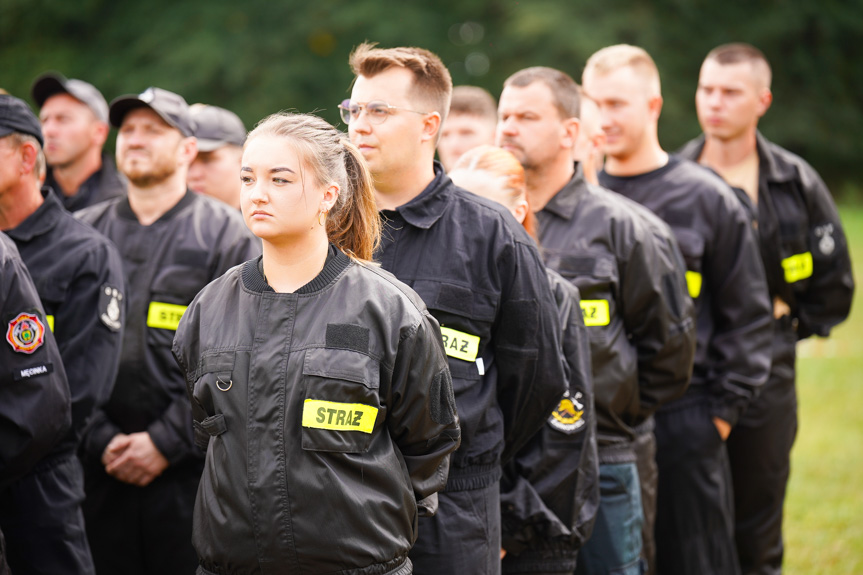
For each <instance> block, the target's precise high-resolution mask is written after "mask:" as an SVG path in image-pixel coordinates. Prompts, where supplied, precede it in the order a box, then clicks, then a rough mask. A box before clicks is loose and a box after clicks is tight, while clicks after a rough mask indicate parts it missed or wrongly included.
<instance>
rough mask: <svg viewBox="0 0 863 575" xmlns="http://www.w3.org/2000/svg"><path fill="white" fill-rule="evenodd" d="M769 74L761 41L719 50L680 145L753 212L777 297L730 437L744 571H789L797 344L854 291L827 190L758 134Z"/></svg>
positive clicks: (767, 574) (842, 315) (830, 321)
mask: <svg viewBox="0 0 863 575" xmlns="http://www.w3.org/2000/svg"><path fill="white" fill-rule="evenodd" d="M770 80H771V71H770V64H769V63H768V62H767V59H766V58H765V57H764V54H762V53H761V51H760V50H758V49H757V48H755V47H754V46H751V45H749V44H726V45H724V46H719V47H718V48H715V49H714V50H712V51H711V52H710V53H709V54H708V55H707V57H706V58H705V60H704V63H703V64H702V66H701V73H700V75H699V77H698V89H697V90H696V93H695V106H696V109H697V111H698V121H699V122H700V123H701V129H702V130H703V131H704V134H703V135H702V136H700V137H698V138H696V139H695V140H693V141H691V142H689V143H688V144H687V145H686V146H684V147H683V149H682V150H681V151H680V154H681V156H683V157H685V158H689V159H690V160H693V161H697V162H699V163H700V164H702V165H704V166H707V167H710V168H712V169H714V170H715V171H716V172H717V173H718V174H719V175H720V176H722V177H723V178H724V179H725V181H726V182H728V184H730V185H731V186H732V187H733V188H734V191H735V192H737V197H738V198H739V199H740V201H741V202H743V204H744V205H745V206H747V207H748V208H749V210H751V212H752V213H753V219H754V221H755V223H756V235H757V237H758V240H759V244H760V248H761V259H762V262H763V263H764V270H765V273H766V275H767V286H768V289H769V291H770V297H771V299H772V301H773V319H774V328H773V329H774V331H773V355H772V358H773V363H772V367H771V370H770V377H769V378H768V380H767V383H766V384H765V385H764V389H763V390H762V391H761V394H760V395H759V396H758V398H757V399H756V400H755V401H754V402H753V403H752V404H751V405H750V406H749V407H748V408H747V409H746V411H744V412H743V415H742V416H741V418H740V420H739V421H738V423H737V425H736V426H735V427H734V429H733V430H732V431H731V435H729V436H728V441H727V443H726V445H727V447H728V456H729V460H730V462H731V476H732V478H733V480H734V503H735V509H734V511H735V540H736V544H737V554H738V556H739V558H740V566H741V568H742V571H743V573H744V575H775V574H779V573H781V572H782V555H783V545H782V506H783V502H784V500H785V487H786V485H787V483H788V476H789V472H790V463H791V462H790V458H791V446H792V445H793V444H794V437H795V435H796V433H797V393H796V390H795V386H794V363H795V357H796V352H795V348H796V344H797V341H798V340H801V339H804V338H807V337H809V336H812V335H818V336H821V337H826V336H827V335H829V334H830V330H831V329H832V328H833V327H835V326H836V325H837V324H839V323H841V322H842V321H844V320H845V319H846V318H847V317H848V312H849V310H850V308H851V300H852V298H853V295H854V277H853V275H852V273H851V258H850V256H849V254H848V244H847V242H846V240H845V233H844V231H843V229H842V222H841V221H840V220H839V214H838V212H837V211H836V205H835V204H834V203H833V198H832V197H831V196H830V192H829V190H828V189H827V187H826V186H825V185H824V182H823V181H822V180H821V178H820V177H819V176H818V173H817V172H816V171H815V170H814V169H813V168H812V167H811V166H810V165H809V164H808V163H806V162H805V161H804V160H803V159H802V158H800V157H799V156H797V155H795V154H793V153H791V152H789V151H788V150H785V149H783V148H781V147H779V146H777V145H776V144H774V143H772V142H770V141H769V140H767V138H765V137H764V136H763V135H762V134H761V133H760V132H759V131H758V121H759V120H760V119H761V117H762V116H763V115H764V114H765V113H766V112H767V110H768V109H769V108H770V104H771V102H772V100H773V95H772V93H771V92H770Z"/></svg>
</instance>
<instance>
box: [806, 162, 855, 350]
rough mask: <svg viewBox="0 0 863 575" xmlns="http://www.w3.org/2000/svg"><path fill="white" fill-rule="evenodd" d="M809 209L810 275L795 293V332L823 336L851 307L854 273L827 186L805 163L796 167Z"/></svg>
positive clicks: (807, 335) (846, 244) (837, 215)
mask: <svg viewBox="0 0 863 575" xmlns="http://www.w3.org/2000/svg"><path fill="white" fill-rule="evenodd" d="M799 170H800V183H801V185H802V186H803V193H804V196H805V199H806V204H807V208H808V210H809V223H810V229H809V238H808V239H809V250H810V253H811V254H812V264H813V265H812V277H811V278H809V281H808V284H807V286H806V291H805V292H803V293H796V294H795V295H796V300H797V302H796V303H797V309H796V310H795V311H796V315H797V318H798V322H799V323H798V326H797V335H798V337H800V338H805V337H809V336H810V335H819V336H822V337H826V336H828V335H829V334H830V330H831V329H832V328H833V326H835V325H837V324H839V323H841V322H842V321H844V320H845V319H846V318H847V317H848V313H849V312H850V311H851V300H852V298H853V296H854V276H853V274H852V272H851V256H850V255H849V253H848V242H847V240H846V239H845V231H844V230H843V229H842V222H841V220H840V219H839V213H838V212H837V210H836V205H835V204H834V202H833V198H832V197H831V195H830V191H829V190H828V189H827V186H826V185H825V184H824V182H823V181H822V180H821V178H820V177H819V176H818V174H817V173H816V172H815V170H814V169H812V168H811V167H810V166H809V165H808V164H804V165H803V166H801V167H800V168H799Z"/></svg>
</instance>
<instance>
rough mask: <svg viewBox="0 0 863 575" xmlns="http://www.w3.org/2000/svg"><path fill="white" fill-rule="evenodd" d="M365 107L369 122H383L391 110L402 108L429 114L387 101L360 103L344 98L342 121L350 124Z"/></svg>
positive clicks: (341, 107) (341, 110) (340, 106)
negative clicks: (392, 104) (393, 104)
mask: <svg viewBox="0 0 863 575" xmlns="http://www.w3.org/2000/svg"><path fill="white" fill-rule="evenodd" d="M364 109H365V111H366V117H367V118H368V120H369V123H372V124H383V123H384V122H385V121H386V119H387V118H388V117H389V115H390V114H391V112H390V110H402V111H403V112H413V113H414V114H428V112H418V111H416V110H408V109H407V108H399V107H397V106H390V105H389V104H387V103H386V102H379V101H374V102H367V103H365V104H359V103H357V102H354V101H353V100H344V101H342V103H341V104H339V112H340V113H341V115H342V121H343V122H344V123H345V124H350V123H351V122H353V121H354V120H356V119H357V118H359V117H360V114H361V113H362V111H363V110H364Z"/></svg>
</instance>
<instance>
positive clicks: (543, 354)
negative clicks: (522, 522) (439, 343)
mask: <svg viewBox="0 0 863 575" xmlns="http://www.w3.org/2000/svg"><path fill="white" fill-rule="evenodd" d="M350 64H351V68H352V69H353V72H354V74H356V76H357V78H356V81H355V83H354V86H353V90H352V92H351V99H350V100H346V101H344V102H342V104H341V106H340V108H341V110H342V118H343V119H344V120H345V122H346V123H348V128H349V133H350V138H351V141H352V142H353V143H354V144H355V145H356V146H357V147H358V148H359V149H360V151H361V152H362V154H363V156H364V157H365V159H366V161H367V162H368V164H369V167H370V169H371V172H372V175H373V177H374V179H375V188H376V192H377V193H376V197H377V203H378V208H379V209H380V210H381V217H382V218H383V222H384V227H385V230H384V233H383V237H382V243H381V246H380V248H379V249H378V252H377V253H376V254H375V256H376V257H375V259H376V260H377V261H380V262H381V264H382V266H383V267H384V269H386V270H388V271H390V272H392V273H393V274H395V276H396V277H397V278H398V279H400V280H401V281H403V282H405V283H406V284H408V285H409V286H410V287H412V288H413V289H414V290H415V291H416V292H417V293H418V294H419V295H420V296H421V297H422V298H423V300H424V301H425V303H426V305H427V306H428V308H429V311H430V312H431V313H432V315H434V317H435V318H436V319H437V320H438V322H439V323H440V325H441V332H442V336H443V341H444V347H445V349H446V352H447V355H448V356H449V357H448V359H449V366H450V371H451V373H452V378H453V389H454V391H455V397H454V398H447V399H448V400H449V401H452V400H453V399H454V401H455V404H456V406H457V409H458V413H459V421H460V424H461V426H462V429H463V435H462V441H461V446H460V447H459V449H458V450H457V451H456V452H455V453H454V454H453V456H452V459H451V462H450V464H451V466H450V470H449V480H448V482H447V487H446V490H444V491H443V492H441V493H439V502H435V501H423V502H421V504H420V510H419V513H420V515H422V517H420V518H419V534H418V539H417V542H416V544H415V546H414V549H413V551H412V552H411V555H410V558H411V561H412V562H413V564H414V573H417V574H419V575H422V574H424V573H428V574H437V573H471V574H477V575H483V574H497V573H500V503H499V493H500V491H499V486H498V481H499V479H500V477H501V463H502V462H505V461H506V460H507V459H509V458H511V457H512V455H513V453H514V452H515V451H516V450H517V449H518V448H519V447H521V446H522V445H524V444H525V443H526V442H527V441H528V440H529V439H530V438H531V437H532V436H533V435H534V434H535V433H536V431H537V430H539V428H540V427H541V426H542V425H543V424H544V423H545V421H546V419H547V418H548V416H549V415H550V414H551V412H552V410H553V409H554V407H555V406H556V405H557V404H558V402H559V400H560V398H561V397H562V396H563V393H564V392H565V390H566V389H567V379H566V374H565V372H564V367H563V363H562V358H561V356H560V353H559V351H558V350H559V349H560V346H559V343H560V326H559V321H558V319H557V312H556V306H555V303H554V301H553V299H552V296H551V289H550V287H549V285H548V279H547V277H546V272H545V268H544V266H543V264H542V261H541V260H540V258H539V254H538V252H537V249H536V247H535V246H534V244H533V242H532V240H531V239H530V238H529V237H528V236H527V234H526V233H525V231H524V229H523V228H522V227H521V226H520V225H518V224H517V223H516V221H515V220H514V219H513V217H512V215H511V214H510V213H509V212H508V211H506V210H505V209H504V208H502V207H501V206H499V205H497V204H495V203H493V202H489V201H487V200H484V199H482V198H479V197H478V196H474V195H473V194H470V193H468V192H466V191H464V190H462V189H461V188H458V187H456V186H455V185H454V184H453V183H452V181H451V180H450V179H449V177H448V176H447V175H446V174H445V173H444V171H443V168H442V167H441V165H440V164H439V163H437V162H435V161H434V153H435V145H436V143H437V139H438V136H439V133H440V126H441V122H442V121H443V120H444V118H445V117H446V114H447V111H448V109H449V103H450V95H451V93H452V80H451V78H450V75H449V72H448V71H447V69H446V68H445V67H444V65H443V64H442V63H441V61H440V59H439V58H438V57H437V56H436V55H434V54H432V53H431V52H428V51H427V50H423V49H420V48H391V49H380V48H375V47H374V45H370V44H362V45H360V46H359V47H357V48H356V49H355V50H354V52H353V53H352V54H351V57H350ZM438 503H439V504H438ZM435 510H437V514H436V515H434V516H432V515H433V514H434V513H435Z"/></svg>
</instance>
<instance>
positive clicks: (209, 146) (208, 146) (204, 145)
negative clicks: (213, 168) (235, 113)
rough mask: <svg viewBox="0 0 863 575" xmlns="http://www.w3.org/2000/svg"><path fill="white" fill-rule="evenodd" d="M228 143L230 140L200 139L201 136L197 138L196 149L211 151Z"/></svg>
mask: <svg viewBox="0 0 863 575" xmlns="http://www.w3.org/2000/svg"><path fill="white" fill-rule="evenodd" d="M228 144H230V142H226V141H224V140H202V139H201V138H198V151H199V152H212V151H213V150H218V149H219V148H223V147H225V146H227V145H228Z"/></svg>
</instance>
